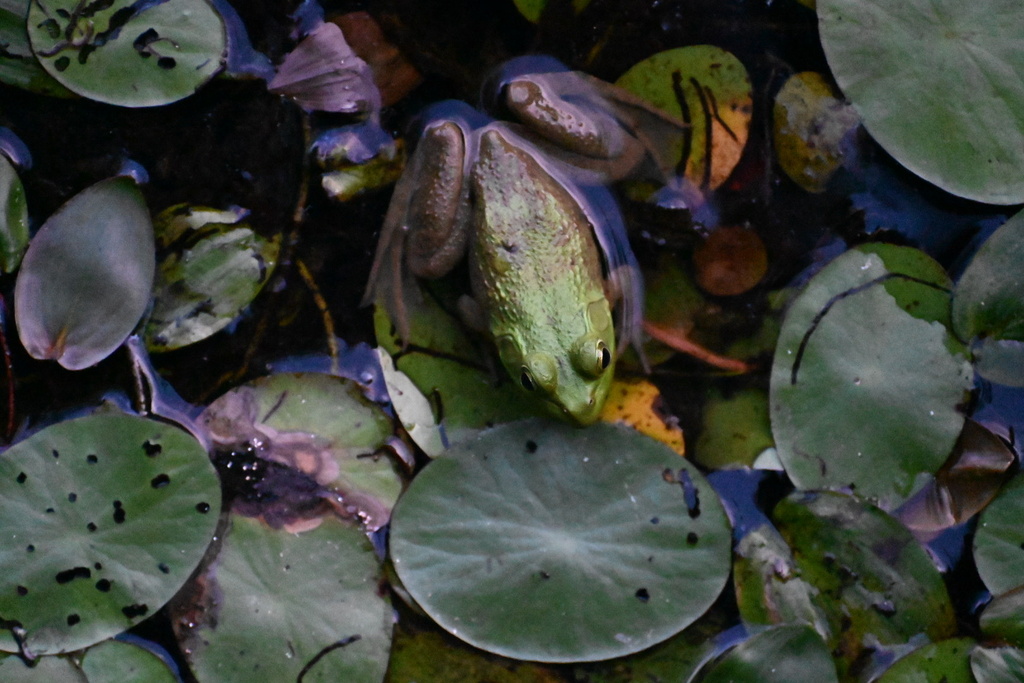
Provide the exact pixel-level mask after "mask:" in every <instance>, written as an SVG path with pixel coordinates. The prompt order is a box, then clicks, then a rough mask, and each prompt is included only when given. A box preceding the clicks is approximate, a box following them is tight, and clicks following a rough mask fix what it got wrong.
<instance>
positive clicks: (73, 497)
mask: <svg viewBox="0 0 1024 683" xmlns="http://www.w3.org/2000/svg"><path fill="white" fill-rule="evenodd" d="M76 500H78V494H77V493H74V492H71V493H69V494H68V502H69V503H74V502H75V501H76Z"/></svg>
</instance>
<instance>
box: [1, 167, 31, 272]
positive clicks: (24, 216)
mask: <svg viewBox="0 0 1024 683" xmlns="http://www.w3.org/2000/svg"><path fill="white" fill-rule="evenodd" d="M26 247H28V205H27V204H26V203H25V188H24V187H22V185H21V180H19V179H18V173H17V171H15V170H14V165H13V164H12V163H11V162H10V161H9V160H8V159H7V157H6V156H4V155H3V154H0V273H13V272H14V271H15V270H16V269H17V268H18V264H19V263H21V257H22V254H24V253H25V249H26Z"/></svg>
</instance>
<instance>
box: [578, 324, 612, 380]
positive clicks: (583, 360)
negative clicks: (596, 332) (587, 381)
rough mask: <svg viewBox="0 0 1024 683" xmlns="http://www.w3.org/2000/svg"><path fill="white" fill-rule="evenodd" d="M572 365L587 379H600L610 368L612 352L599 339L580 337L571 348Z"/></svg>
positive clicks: (602, 340)
mask: <svg viewBox="0 0 1024 683" xmlns="http://www.w3.org/2000/svg"><path fill="white" fill-rule="evenodd" d="M572 364H573V366H574V367H575V368H576V369H577V370H579V372H580V373H581V374H583V375H586V376H587V377H593V378H597V377H600V376H601V375H602V374H603V373H604V371H605V370H607V369H608V368H609V367H611V364H612V350H611V349H610V348H608V344H607V343H605V341H604V339H601V338H600V337H596V336H589V335H588V336H586V337H580V339H579V340H577V342H576V343H575V344H574V345H573V348H572Z"/></svg>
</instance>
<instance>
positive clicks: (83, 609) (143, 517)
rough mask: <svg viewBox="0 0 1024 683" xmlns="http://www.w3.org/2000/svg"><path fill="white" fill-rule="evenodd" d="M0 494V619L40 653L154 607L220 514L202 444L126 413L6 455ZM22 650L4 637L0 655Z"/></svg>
mask: <svg viewBox="0 0 1024 683" xmlns="http://www.w3.org/2000/svg"><path fill="white" fill-rule="evenodd" d="M0 489H2V493H0V496H2V497H3V499H4V500H5V501H6V503H5V505H4V506H3V507H0V529H2V534H3V538H4V542H3V543H2V544H0V573H2V574H3V576H4V581H5V585H6V586H8V589H7V590H5V591H4V592H3V593H2V594H0V614H3V616H4V618H5V619H8V620H15V621H18V622H20V623H21V624H22V626H23V627H24V628H25V630H26V632H27V635H26V636H25V639H24V641H25V642H24V643H23V645H24V647H25V648H26V649H27V650H28V651H31V652H34V653H36V654H47V653H50V654H52V653H58V652H69V651H72V650H78V649H81V648H83V647H86V646H88V645H91V644H93V643H96V642H99V641H100V640H103V639H105V638H109V637H111V636H113V635H115V634H117V633H119V632H121V631H123V630H125V629H127V628H130V627H131V626H133V625H134V624H136V623H138V622H139V621H141V620H142V619H144V618H146V617H147V616H150V615H152V614H153V613H154V612H156V611H157V610H158V609H160V607H161V605H163V604H164V603H165V602H167V600H169V599H170V598H171V596H172V595H174V593H175V592H176V591H177V590H178V588H179V587H180V586H181V585H182V583H184V581H185V579H186V578H188V575H189V574H190V573H191V572H192V570H193V569H194V568H195V567H196V565H197V564H198V563H199V560H200V558H201V557H202V555H203V552H204V551H205V550H206V545H207V544H208V543H209V541H210V539H211V538H212V536H213V530H214V527H215V525H216V522H217V512H218V509H219V507H220V482H219V481H218V480H217V475H216V473H215V472H214V470H213V467H212V465H211V464H210V461H209V458H208V457H207V455H206V451H205V450H204V449H203V448H202V446H201V445H200V444H199V442H198V441H196V440H195V439H194V438H192V437H191V436H189V435H188V434H186V433H185V432H183V431H181V430H179V429H177V428H175V427H171V426H168V425H166V424H163V423H160V422H154V421H152V420H145V419H142V418H138V417H132V416H128V415H94V416H90V417H83V418H79V419H76V420H71V421H68V422H62V423H60V424H57V425H54V426H52V427H49V428H47V429H45V430H43V431H41V432H39V433H37V434H35V435H33V436H31V437H29V438H28V439H26V440H25V441H22V442H21V443H18V444H16V445H14V446H12V447H11V448H10V449H9V450H7V451H6V452H5V453H4V457H3V458H2V459H0ZM18 647H19V644H18V643H16V642H15V641H14V639H13V638H12V637H11V634H10V633H9V632H5V633H2V634H0V649H2V650H6V651H8V652H13V651H16V650H18Z"/></svg>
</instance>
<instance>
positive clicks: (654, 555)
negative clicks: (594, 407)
mask: <svg viewBox="0 0 1024 683" xmlns="http://www.w3.org/2000/svg"><path fill="white" fill-rule="evenodd" d="M730 546H731V541H730V534H729V525H728V522H727V520H726V518H725V513H724V511H723V509H722V506H721V503H720V502H719V500H718V498H717V496H716V495H715V493H714V491H713V490H712V489H711V487H710V486H709V485H708V484H707V483H706V482H705V480H704V478H703V477H702V476H701V475H700V473H699V472H698V471H697V470H696V469H695V468H693V467H692V466H691V465H689V464H688V463H687V462H686V461H685V460H683V459H682V458H680V457H679V455H678V454H676V453H674V452H673V451H672V450H671V449H669V448H668V447H667V446H664V445H663V444H660V443H658V442H656V441H654V440H652V439H650V438H648V437H645V436H643V435H640V434H638V433H636V432H634V431H632V430H630V429H628V428H626V427H615V426H612V425H605V424H597V425H594V426H592V427H589V428H588V429H586V430H579V429H575V428H573V427H570V426H568V425H563V424H561V423H552V422H548V421H544V420H539V419H535V420H528V421H523V422H516V423H512V424H508V425H503V426H501V427H497V428H495V429H493V430H489V431H486V432H483V433H482V434H480V435H479V436H478V437H476V438H475V439H473V440H471V441H469V442H464V443H463V444H460V445H456V446H454V447H453V448H451V449H450V450H449V451H448V452H447V453H445V454H444V455H443V456H441V457H439V458H437V459H436V460H434V462H433V463H431V464H430V465H429V466H428V467H427V468H426V469H425V470H423V471H422V472H421V473H420V474H419V475H418V476H417V477H416V479H414V480H413V483H412V485H411V486H410V487H409V489H408V491H407V492H406V493H405V495H404V496H403V497H402V499H401V500H400V501H399V503H398V505H397V506H396V508H395V514H394V518H393V520H392V525H391V555H392V560H393V561H394V564H395V568H396V570H397V571H398V575H399V577H400V578H401V579H402V582H403V583H404V585H405V587H406V589H407V590H408V591H409V593H410V594H411V595H412V596H413V598H414V599H415V600H416V602H417V603H418V604H419V605H420V606H421V607H422V608H423V609H424V610H425V611H426V612H427V613H428V614H430V616H431V617H433V618H434V619H435V620H436V621H437V622H438V623H439V624H440V625H441V626H442V627H443V628H445V629H446V630H448V631H449V632H450V633H452V634H453V635H456V636H458V637H459V638H462V639H463V640H466V641H467V642H469V643H470V644H472V645H475V646H477V647H480V648H482V649H485V650H488V651H490V652H494V653H497V654H501V655H504V656H507V657H514V658H517V659H527V660H532V661H544V662H571V661H591V660H599V659H607V658H610V657H616V656H621V655H625V654H630V653H633V652H637V651H639V650H642V649H644V648H647V647H649V646H651V645H653V644H655V643H658V642H660V641H662V640H665V639H666V638H668V637H669V636H671V635H672V634H674V633H677V632H678V631H680V630H682V629H683V628H685V627H686V626H687V625H688V624H690V623H692V622H693V621H694V620H695V619H697V618H698V617H699V616H700V615H701V614H703V613H704V612H705V611H706V610H707V609H708V607H709V606H710V605H711V604H712V602H714V600H715V598H716V597H717V596H718V594H719V592H720V591H721V590H722V587H723V586H724V585H725V581H726V578H727V576H728V573H729V566H728V565H729V551H730Z"/></svg>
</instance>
